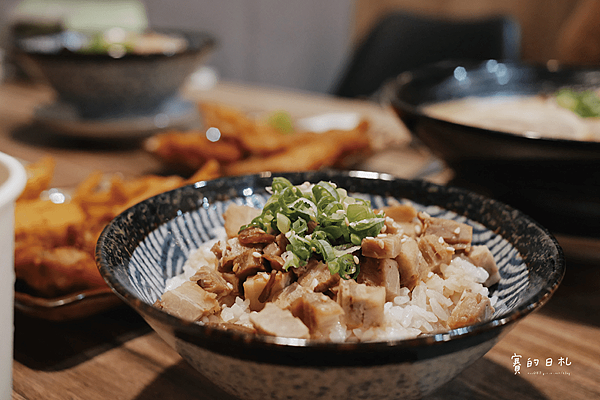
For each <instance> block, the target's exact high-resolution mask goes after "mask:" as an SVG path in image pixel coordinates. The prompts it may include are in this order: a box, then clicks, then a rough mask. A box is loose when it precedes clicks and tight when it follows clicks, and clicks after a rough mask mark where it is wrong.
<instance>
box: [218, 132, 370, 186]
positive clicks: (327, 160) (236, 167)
mask: <svg viewBox="0 0 600 400" xmlns="http://www.w3.org/2000/svg"><path fill="white" fill-rule="evenodd" d="M366 126H368V124H366V125H365V124H361V126H359V128H357V129H355V130H352V131H339V130H335V131H329V132H324V133H311V134H306V135H304V142H301V143H296V145H294V146H291V147H289V148H286V150H284V151H282V152H279V153H276V154H273V155H271V156H267V157H250V158H248V159H245V160H241V161H238V162H235V163H232V164H229V165H226V166H224V167H223V170H224V172H225V174H226V175H242V174H253V173H259V172H263V171H272V172H291V171H310V170H317V169H320V168H323V167H328V166H332V165H333V164H334V163H335V162H336V160H337V159H338V158H340V157H341V156H343V155H345V154H348V153H351V152H355V151H359V150H365V151H367V150H368V149H370V142H369V138H368V136H367V135H366V134H365V132H364V131H365V130H366Z"/></svg>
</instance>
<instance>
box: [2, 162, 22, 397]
mask: <svg viewBox="0 0 600 400" xmlns="http://www.w3.org/2000/svg"><path fill="white" fill-rule="evenodd" d="M26 183H27V173H26V172H25V168H24V167H23V165H22V164H21V163H20V162H19V161H18V160H16V159H15V158H13V157H11V156H9V155H6V154H4V153H0V399H10V398H11V397H12V365H13V335H14V322H13V313H14V293H15V291H14V287H15V265H14V257H15V254H14V253H15V200H16V199H17V197H19V195H20V194H21V192H22V191H23V189H24V188H25V184H26Z"/></svg>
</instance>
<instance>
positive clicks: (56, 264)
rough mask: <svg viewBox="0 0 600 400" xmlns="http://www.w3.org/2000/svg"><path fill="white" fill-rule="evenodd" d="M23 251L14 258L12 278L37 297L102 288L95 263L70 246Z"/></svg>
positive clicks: (89, 256) (91, 257) (84, 252)
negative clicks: (22, 282) (29, 288)
mask: <svg viewBox="0 0 600 400" xmlns="http://www.w3.org/2000/svg"><path fill="white" fill-rule="evenodd" d="M29 249H30V250H31V251H27V249H23V251H21V252H20V253H19V256H18V257H15V261H18V262H15V275H16V277H17V279H21V280H23V281H24V282H25V283H27V285H28V286H29V287H31V288H32V289H34V290H35V291H36V293H38V294H39V295H41V296H46V297H53V296H58V295H61V294H64V293H66V292H69V291H73V290H77V289H87V288H93V287H102V286H104V285H105V282H104V280H103V279H102V277H101V276H100V274H99V273H98V269H97V267H96V261H95V259H94V257H93V255H92V254H90V253H89V252H86V251H83V250H80V249H77V248H74V247H70V246H65V247H56V248H52V249H42V248H39V247H38V248H36V247H30V248H29Z"/></svg>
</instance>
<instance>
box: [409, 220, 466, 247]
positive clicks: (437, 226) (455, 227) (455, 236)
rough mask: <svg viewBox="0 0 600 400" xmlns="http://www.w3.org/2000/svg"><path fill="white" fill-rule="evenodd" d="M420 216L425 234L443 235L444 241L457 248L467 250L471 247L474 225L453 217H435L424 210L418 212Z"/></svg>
mask: <svg viewBox="0 0 600 400" xmlns="http://www.w3.org/2000/svg"><path fill="white" fill-rule="evenodd" d="M418 217H419V219H420V220H421V221H422V222H423V235H434V236H438V237H442V238H443V239H444V242H446V243H448V244H449V245H451V246H452V247H454V248H455V249H456V250H465V249H468V248H469V247H471V240H472V239H473V227H471V226H470V225H467V224H463V223H460V222H456V221H453V220H451V219H444V218H434V217H431V216H429V215H427V214H426V213H422V212H421V213H419V214H418Z"/></svg>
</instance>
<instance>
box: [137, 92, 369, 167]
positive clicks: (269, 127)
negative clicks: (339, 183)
mask: <svg viewBox="0 0 600 400" xmlns="http://www.w3.org/2000/svg"><path fill="white" fill-rule="evenodd" d="M198 107H199V109H200V114H201V116H202V118H203V129H192V130H184V131H181V130H169V131H163V132H160V133H157V134H155V135H153V136H151V137H149V138H148V139H146V141H145V142H144V148H145V149H146V150H147V151H148V152H149V153H151V154H153V155H154V156H156V157H158V158H159V159H160V160H161V161H162V162H163V163H164V164H165V165H166V166H167V167H169V168H171V169H172V170H174V171H177V172H178V173H182V174H186V173H192V172H193V171H196V170H198V169H199V168H202V167H203V166H204V165H205V164H207V163H208V164H210V165H212V166H213V168H216V169H217V170H218V171H219V175H220V176H234V175H244V174H253V173H260V172H264V171H270V172H291V171H311V170H318V169H321V168H347V167H350V166H352V165H353V164H355V163H356V162H357V161H359V160H361V159H364V158H365V157H366V156H368V155H369V154H371V153H372V152H373V151H374V150H375V148H374V147H375V146H374V142H375V140H374V138H373V135H372V129H371V123H370V121H368V120H367V119H366V118H364V117H362V116H361V115H359V114H357V113H331V114H323V115H316V116H312V117H307V118H303V119H294V118H292V116H291V115H290V114H289V113H288V112H286V111H281V110H278V111H272V112H268V113H259V114H257V113H248V112H245V111H244V110H241V109H239V108H236V107H234V106H230V105H227V104H221V103H215V102H201V103H199V104H198Z"/></svg>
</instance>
